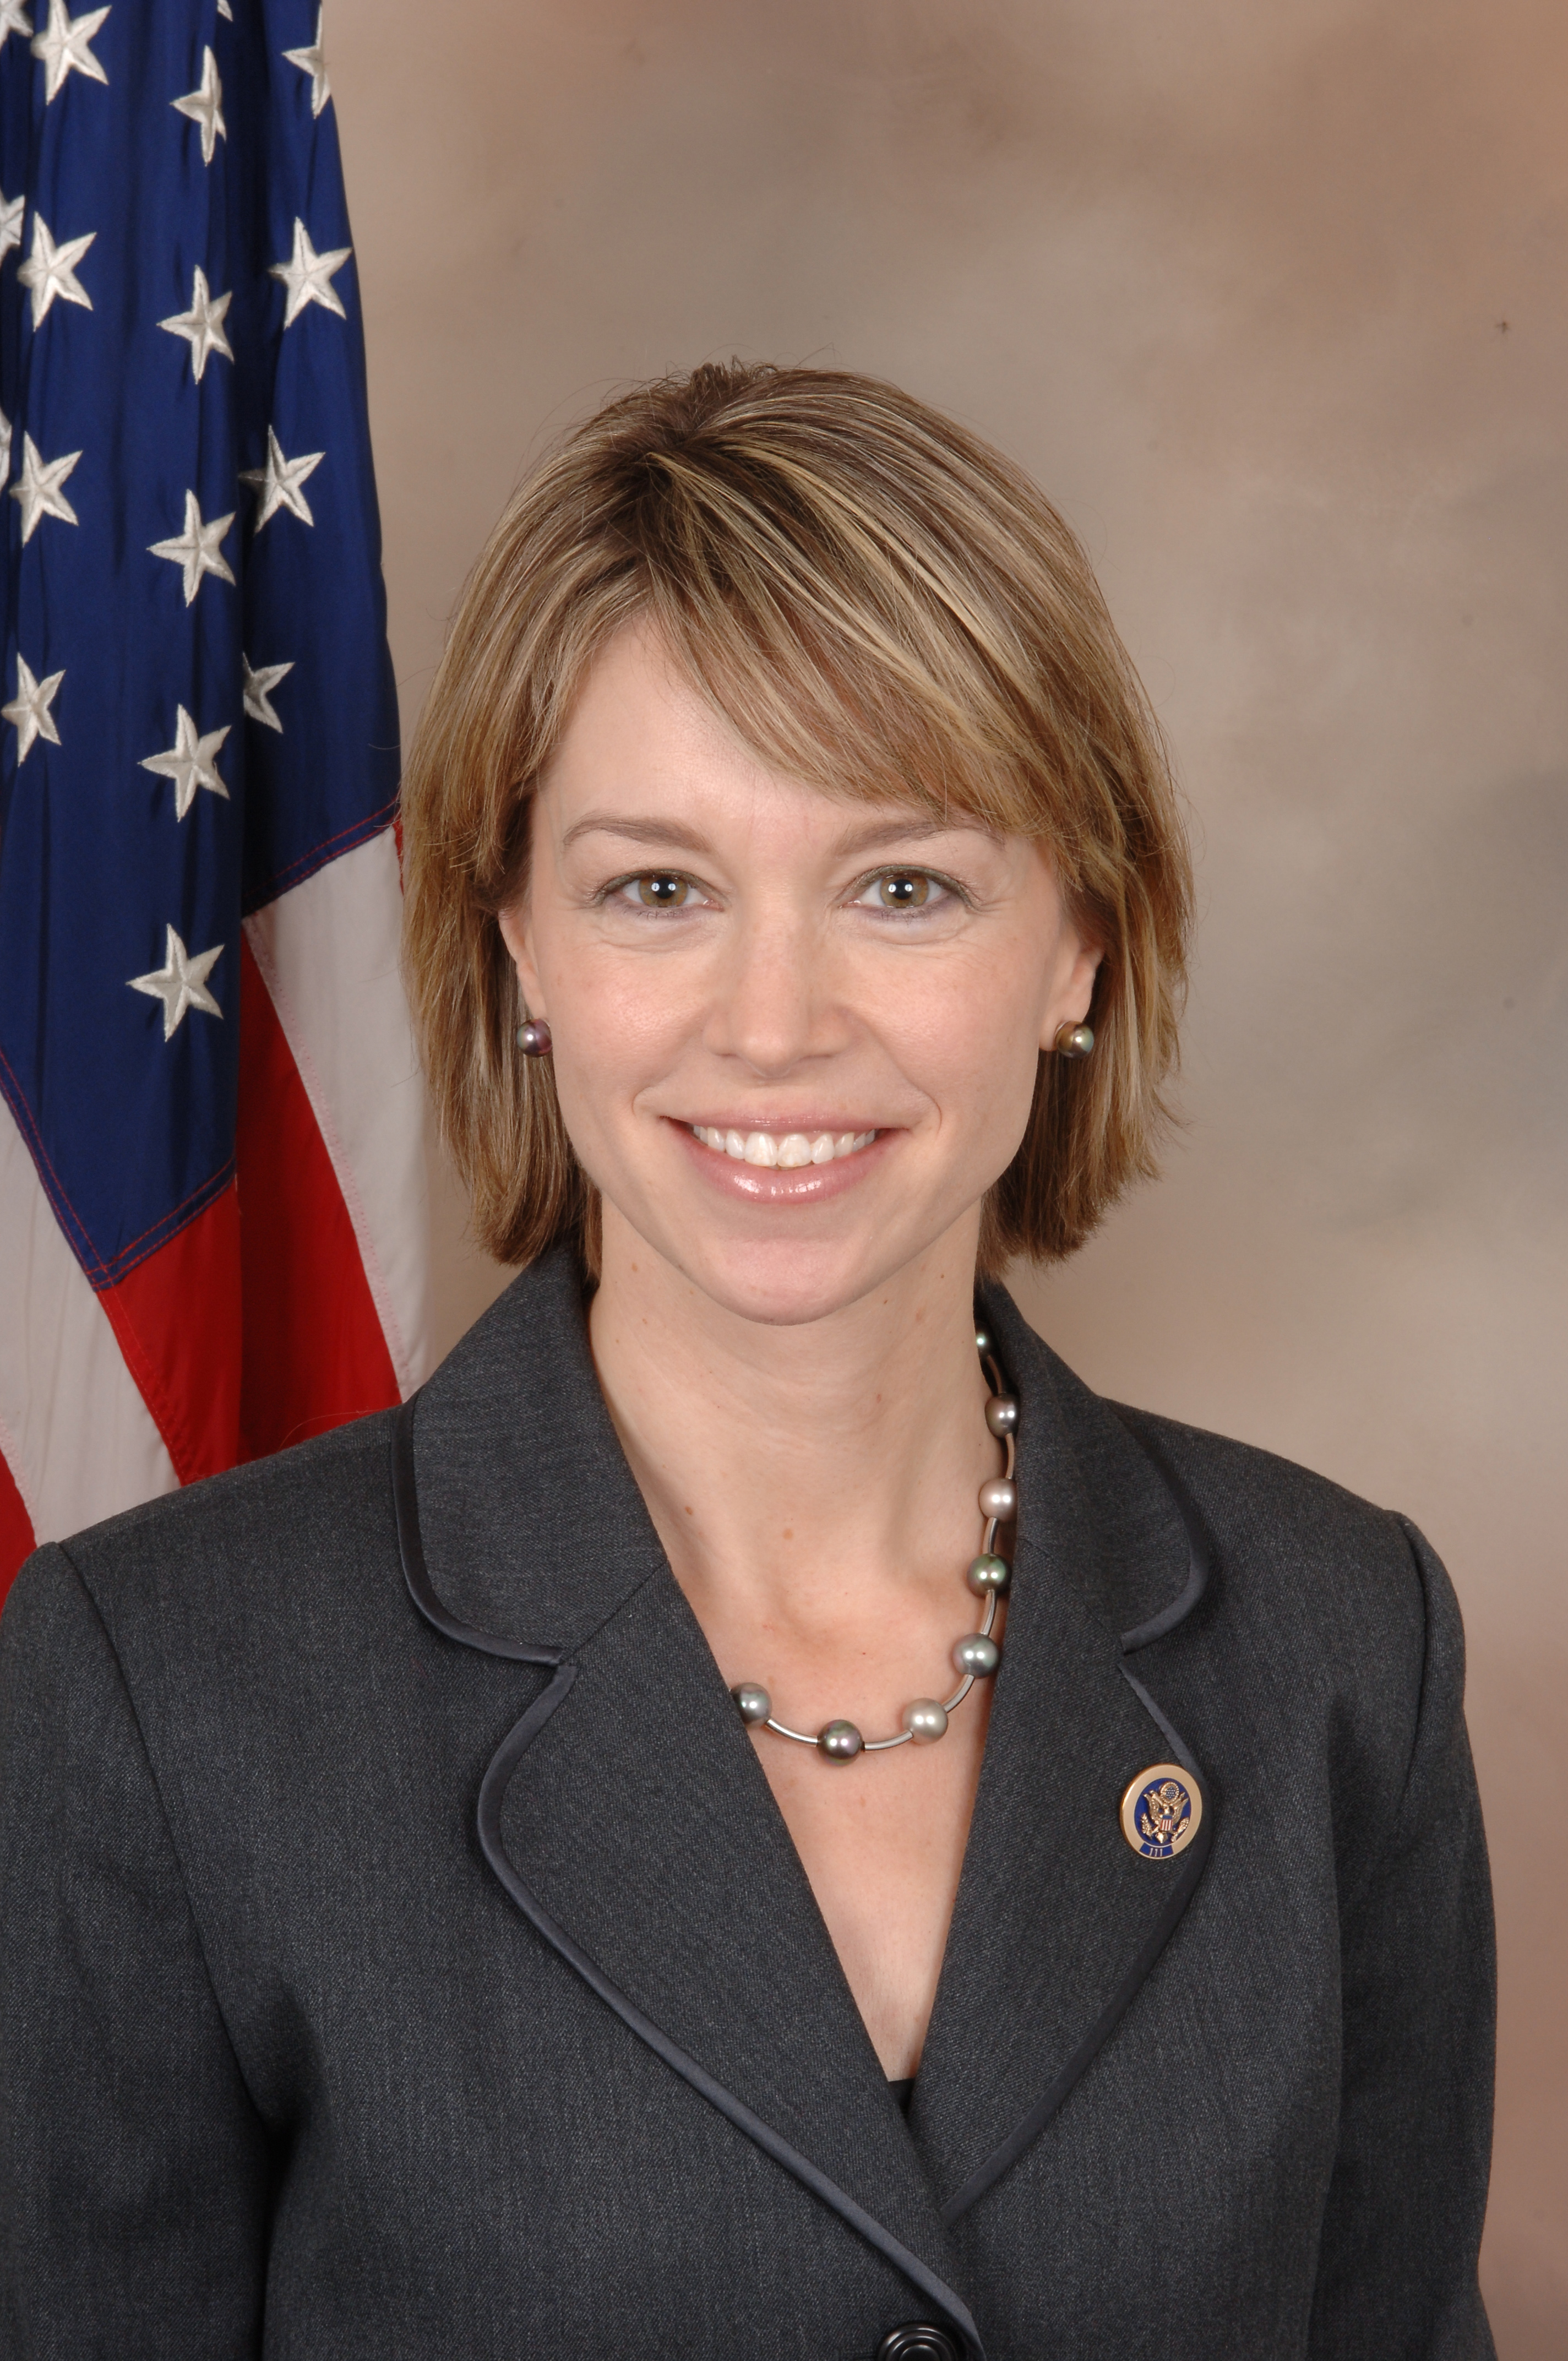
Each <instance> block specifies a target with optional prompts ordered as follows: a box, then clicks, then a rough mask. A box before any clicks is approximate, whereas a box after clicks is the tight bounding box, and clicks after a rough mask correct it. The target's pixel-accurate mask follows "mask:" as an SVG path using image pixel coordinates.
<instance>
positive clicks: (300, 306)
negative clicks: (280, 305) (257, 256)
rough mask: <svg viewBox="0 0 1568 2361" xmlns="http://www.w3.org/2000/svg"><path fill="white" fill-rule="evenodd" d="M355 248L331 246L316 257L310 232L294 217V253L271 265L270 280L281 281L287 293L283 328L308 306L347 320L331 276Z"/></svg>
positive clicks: (290, 324) (289, 325) (291, 323)
mask: <svg viewBox="0 0 1568 2361" xmlns="http://www.w3.org/2000/svg"><path fill="white" fill-rule="evenodd" d="M353 251H354V248H353V247H351V246H334V247H332V248H330V250H329V251H328V252H327V253H325V254H318V253H317V252H316V250H315V247H313V245H312V244H311V237H310V232H309V231H308V230H307V229H306V227H305V225H304V223H303V222H302V221H301V220H300V219H299V217H298V216H297V215H296V217H295V221H294V251H293V253H292V255H291V257H290V258H289V260H288V261H287V262H275V263H273V264H272V266H271V269H270V270H269V277H270V278H273V279H280V280H282V281H283V284H284V286H285V287H286V288H287V289H288V291H289V301H288V303H287V305H286V306H285V308H284V313H283V325H284V326H285V327H286V328H291V327H292V326H293V324H294V323H295V321H296V320H297V319H298V318H299V316H300V314H301V313H302V311H303V310H304V308H305V306H306V304H307V303H319V304H320V305H321V306H322V308H323V311H327V312H335V313H337V316H338V318H339V319H340V320H346V319H347V317H348V314H347V313H346V312H345V310H344V308H343V304H342V302H341V300H340V299H339V297H338V295H337V292H336V291H335V290H334V286H333V283H332V281H333V274H334V271H338V270H341V269H343V266H344V264H345V262H346V261H347V259H348V258H349V256H350V255H351V254H352V253H353Z"/></svg>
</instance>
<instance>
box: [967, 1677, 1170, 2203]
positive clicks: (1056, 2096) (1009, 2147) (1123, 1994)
mask: <svg viewBox="0 0 1568 2361" xmlns="http://www.w3.org/2000/svg"><path fill="white" fill-rule="evenodd" d="M1122 1671H1123V1674H1124V1677H1125V1678H1126V1680H1127V1681H1128V1683H1129V1684H1130V1686H1132V1687H1133V1688H1134V1689H1135V1691H1136V1693H1137V1695H1138V1697H1139V1698H1140V1699H1141V1701H1142V1703H1143V1704H1144V1705H1145V1707H1146V1708H1147V1709H1148V1711H1149V1712H1150V1713H1151V1714H1153V1716H1154V1719H1155V1720H1156V1722H1157V1724H1158V1727H1159V1729H1160V1730H1161V1732H1162V1733H1163V1735H1164V1737H1165V1738H1166V1740H1167V1741H1168V1744H1169V1746H1170V1749H1171V1752H1172V1756H1173V1758H1174V1760H1175V1761H1177V1762H1178V1763H1180V1764H1181V1767H1182V1769H1183V1770H1184V1771H1189V1772H1190V1773H1191V1774H1192V1776H1193V1777H1194V1778H1197V1777H1198V1775H1199V1774H1198V1771H1197V1768H1196V1765H1195V1764H1194V1763H1193V1761H1192V1757H1191V1755H1190V1753H1189V1752H1188V1750H1187V1749H1186V1747H1185V1746H1183V1744H1182V1743H1181V1741H1180V1740H1179V1738H1178V1736H1177V1734H1176V1732H1175V1730H1173V1729H1172V1728H1171V1726H1170V1724H1169V1722H1168V1720H1167V1719H1166V1718H1165V1716H1164V1714H1163V1713H1161V1712H1159V1710H1158V1709H1157V1707H1156V1706H1155V1705H1154V1703H1153V1701H1152V1699H1151V1698H1150V1697H1149V1695H1148V1692H1147V1690H1146V1688H1145V1687H1144V1686H1143V1685H1142V1683H1141V1682H1138V1681H1135V1680H1134V1679H1133V1676H1132V1675H1131V1673H1129V1672H1128V1671H1127V1668H1126V1666H1125V1665H1123V1667H1122ZM1202 1788H1203V1804H1204V1811H1203V1817H1202V1820H1201V1823H1200V1824H1199V1828H1198V1833H1197V1835H1196V1836H1195V1837H1194V1838H1193V1839H1192V1843H1191V1845H1190V1848H1189V1850H1188V1852H1187V1854H1186V1856H1185V1858H1184V1859H1183V1861H1182V1864H1181V1873H1180V1875H1179V1878H1178V1879H1177V1881H1176V1883H1175V1884H1174V1885H1173V1886H1172V1888H1171V1890H1170V1892H1169V1894H1168V1895H1167V1897H1166V1904H1165V1908H1164V1909H1163V1910H1162V1911H1161V1912H1160V1914H1159V1916H1158V1917H1157V1919H1156V1920H1155V1923H1154V1925H1153V1926H1152V1927H1150V1929H1149V1931H1148V1934H1147V1935H1146V1937H1145V1938H1144V1940H1143V1942H1142V1943H1141V1944H1140V1945H1139V1947H1138V1949H1137V1951H1136V1953H1135V1956H1134V1959H1133V1961H1132V1964H1131V1965H1130V1967H1129V1968H1128V1969H1127V1971H1126V1973H1125V1974H1124V1976H1123V1978H1122V1980H1121V1982H1119V1983H1118V1984H1117V1986H1116V1988H1115V1990H1114V1991H1113V1993H1112V1994H1111V1997H1110V1999H1109V2000H1108V2001H1107V2002H1106V2004H1105V2005H1104V2007H1103V2008H1102V2010H1101V2012H1100V2014H1099V2015H1098V2016H1097V2017H1096V2018H1095V2020H1094V2022H1093V2024H1092V2025H1091V2026H1090V2028H1089V2031H1088V2032H1087V2033H1086V2034H1085V2035H1084V2037H1083V2039H1082V2040H1081V2041H1080V2043H1079V2045H1078V2048H1076V2049H1075V2050H1074V2051H1073V2052H1072V2054H1071V2056H1070V2057H1069V2059H1068V2060H1067V2063H1066V2064H1065V2065H1064V2066H1063V2068H1062V2070H1061V2071H1060V2073H1059V2074H1058V2076H1057V2078H1056V2080H1055V2081H1053V2082H1052V2083H1051V2085H1050V2087H1049V2089H1048V2090H1047V2092H1046V2093H1045V2095H1044V2096H1043V2097H1042V2098H1040V2099H1038V2100H1036V2103H1035V2104H1034V2106H1032V2107H1031V2108H1030V2110H1029V2112H1028V2114H1026V2115H1025V2116H1024V2118H1023V2119H1022V2121H1021V2122H1019V2123H1017V2124H1015V2125H1014V2127H1013V2129H1012V2131H1010V2132H1009V2133H1008V2135H1007V2137H1006V2138H1005V2139H1004V2140H1003V2141H1002V2142H1001V2143H1000V2145H999V2146H998V2147H993V2148H992V2151H991V2154H990V2155H989V2156H988V2157H987V2158H986V2159H985V2161H984V2163H983V2164H981V2165H980V2166H979V2167H978V2168H977V2169H975V2170H974V2171H973V2172H971V2173H970V2177H969V2179H968V2180H966V2181H965V2182H964V2184H963V2186H962V2187H961V2188H960V2189H959V2191H958V2192H957V2194H956V2195H955V2196H953V2197H950V2198H949V2199H948V2202H947V2203H946V2204H945V2205H944V2206H943V2208H942V2219H943V2221H944V2222H946V2223H948V2224H952V2223H954V2222H956V2221H957V2220H958V2218H959V2214H960V2213H968V2211H969V2209H970V2206H971V2205H972V2204H973V2203H974V2202H975V2201H976V2199H977V2198H981V2197H983V2196H984V2195H985V2192H986V2191H987V2190H988V2189H990V2188H991V2187H992V2185H993V2184H994V2183H995V2182H996V2181H998V2180H1001V2178H1002V2176H1003V2173H1004V2172H1006V2171H1007V2170H1008V2169H1009V2168H1010V2167H1011V2166H1013V2165H1014V2164H1016V2163H1017V2161H1018V2158H1020V2157H1021V2156H1022V2155H1023V2153H1024V2151H1025V2148H1026V2147H1030V2146H1031V2145H1032V2144H1033V2143H1034V2142H1035V2141H1036V2140H1037V2139H1038V2138H1039V2136H1040V2134H1041V2133H1042V2132H1043V2131H1044V2130H1045V2128H1046V2125H1047V2124H1048V2123H1049V2122H1050V2120H1051V2117H1052V2116H1053V2115H1054V2114H1056V2112H1057V2110H1058V2108H1059V2107H1060V2106H1061V2104H1062V2103H1063V2101H1064V2100H1065V2099H1066V2098H1067V2097H1068V2095H1069V2092H1071V2090H1072V2089H1073V2087H1074V2085H1075V2084H1076V2083H1078V2082H1080V2081H1081V2080H1082V2078H1083V2076H1084V2074H1085V2073H1086V2072H1087V2071H1088V2070H1089V2068H1090V2066H1091V2064H1092V2063H1093V2060H1094V2059H1095V2057H1096V2055H1097V2053H1098V2052H1099V2051H1100V2050H1101V2049H1102V2048H1103V2047H1104V2045H1105V2043H1106V2042H1107V2041H1108V2040H1109V2039H1110V2037H1111V2036H1112V2034H1113V2032H1114V2031H1115V2029H1116V2027H1117V2026H1118V2024H1119V2023H1120V2022H1121V2020H1122V2018H1123V2016H1124V2015H1125V2014H1126V2011H1127V2009H1128V2007H1129V2006H1130V2005H1131V2004H1132V2002H1133V1999H1134V1998H1135V1994H1136V1993H1137V1991H1138V1988H1139V1986H1140V1985H1141V1984H1142V1983H1143V1982H1144V1980H1145V1978H1146V1976H1147V1975H1148V1973H1149V1971H1150V1970H1151V1968H1152V1967H1153V1966H1154V1963H1155V1961H1156V1960H1157V1959H1158V1957H1159V1955H1160V1953H1161V1952H1162V1951H1163V1950H1164V1949H1165V1947H1166V1945H1167V1943H1168V1942H1169V1940H1170V1938H1171V1937H1172V1935H1173V1934H1174V1933H1175V1932H1176V1929H1177V1927H1178V1925H1179V1923H1180V1919H1181V1914H1182V1912H1183V1911H1184V1910H1185V1909H1186V1907H1187V1905H1188V1904H1189V1903H1190V1901H1191V1899H1192V1895H1193V1892H1194V1890H1195V1888H1196V1886H1197V1883H1198V1881H1199V1879H1200V1878H1201V1876H1202V1874H1203V1864H1204V1862H1205V1861H1207V1860H1208V1858H1209V1847H1210V1844H1211V1843H1212V1840H1213V1835H1214V1819H1213V1809H1212V1805H1213V1797H1212V1792H1211V1789H1210V1786H1209V1783H1208V1781H1207V1780H1204V1781H1203V1782H1202Z"/></svg>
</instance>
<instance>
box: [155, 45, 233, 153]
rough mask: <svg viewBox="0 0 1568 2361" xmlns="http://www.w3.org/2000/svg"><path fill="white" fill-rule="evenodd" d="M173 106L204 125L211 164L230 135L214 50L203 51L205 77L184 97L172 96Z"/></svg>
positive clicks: (203, 132) (205, 145)
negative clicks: (222, 143)
mask: <svg viewBox="0 0 1568 2361" xmlns="http://www.w3.org/2000/svg"><path fill="white" fill-rule="evenodd" d="M166 86H167V85H166ZM169 104H170V106H172V107H175V108H177V109H178V111H179V112H180V113H181V115H189V116H190V118H191V120H192V123H199V124H200V125H201V126H202V161H203V164H210V163H211V162H212V160H213V156H214V150H215V149H216V148H217V144H218V141H219V140H220V139H226V138H227V137H228V136H229V134H228V126H227V124H226V123H225V121H224V118H223V104H224V86H223V83H222V82H220V80H219V79H218V61H217V60H216V58H215V57H214V55H213V53H212V51H211V49H203V51H202V79H201V81H200V82H198V84H197V85H196V88H195V89H194V90H192V91H187V92H186V93H185V95H184V97H183V98H171V99H170V102H169Z"/></svg>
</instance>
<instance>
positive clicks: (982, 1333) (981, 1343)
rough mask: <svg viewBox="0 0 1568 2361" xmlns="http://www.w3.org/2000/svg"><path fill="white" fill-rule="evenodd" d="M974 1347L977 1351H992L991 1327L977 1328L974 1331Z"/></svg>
mask: <svg viewBox="0 0 1568 2361" xmlns="http://www.w3.org/2000/svg"><path fill="white" fill-rule="evenodd" d="M974 1349H975V1351H976V1352H977V1353H989V1352H990V1350H991V1331H990V1329H989V1328H977V1329H976V1330H975V1332H974Z"/></svg>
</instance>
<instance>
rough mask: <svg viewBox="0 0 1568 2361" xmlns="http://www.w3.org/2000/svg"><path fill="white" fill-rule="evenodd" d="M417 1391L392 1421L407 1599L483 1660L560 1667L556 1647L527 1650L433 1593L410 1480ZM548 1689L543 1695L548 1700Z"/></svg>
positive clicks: (400, 1549)
mask: <svg viewBox="0 0 1568 2361" xmlns="http://www.w3.org/2000/svg"><path fill="white" fill-rule="evenodd" d="M418 1400H419V1396H418V1394H417V1393H412V1394H411V1395H410V1396H409V1398H408V1400H407V1401H406V1402H404V1404H403V1406H402V1408H401V1410H400V1411H399V1412H398V1414H397V1417H396V1418H395V1419H394V1420H393V1422H392V1506H393V1509H394V1510H395V1511H396V1514H397V1520H398V1554H399V1556H400V1558H401V1559H402V1562H403V1580H404V1581H405V1582H406V1583H407V1585H408V1589H409V1597H410V1598H411V1599H412V1600H413V1603H414V1605H415V1606H416V1607H417V1608H418V1609H419V1611H420V1613H421V1614H422V1616H423V1617H424V1620H425V1621H426V1622H427V1623H433V1625H434V1627H435V1629H436V1630H437V1631H440V1632H441V1633H443V1634H444V1637H445V1638H446V1639H448V1640H455V1641H457V1642H459V1643H460V1644H461V1645H462V1646H463V1647H465V1648H478V1649H481V1650H482V1651H483V1652H484V1653H485V1654H486V1655H487V1656H510V1658H511V1659H512V1660H513V1662H514V1663H517V1664H559V1663H560V1661H561V1650H560V1649H559V1648H531V1647H529V1646H528V1645H527V1644H526V1643H525V1642H523V1641H521V1640H506V1639H502V1638H500V1637H499V1635H498V1634H497V1633H495V1632H494V1631H480V1630H479V1628H478V1626H477V1624H474V1623H464V1622H461V1621H459V1620H458V1618H457V1617H456V1616H455V1615H449V1614H448V1613H447V1611H446V1609H445V1608H444V1606H443V1605H442V1603H441V1601H440V1599H439V1598H437V1597H436V1595H435V1586H434V1584H433V1582H432V1581H431V1578H430V1568H429V1567H428V1566H427V1565H426V1564H425V1561H424V1541H423V1537H422V1534H421V1532H420V1529H419V1487H418V1485H417V1484H416V1482H415V1480H414V1404H415V1403H416V1402H417V1401H418ZM549 1694H550V1692H549V1691H548V1689H547V1690H546V1691H545V1695H546V1696H547V1697H548V1695H549Z"/></svg>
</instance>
